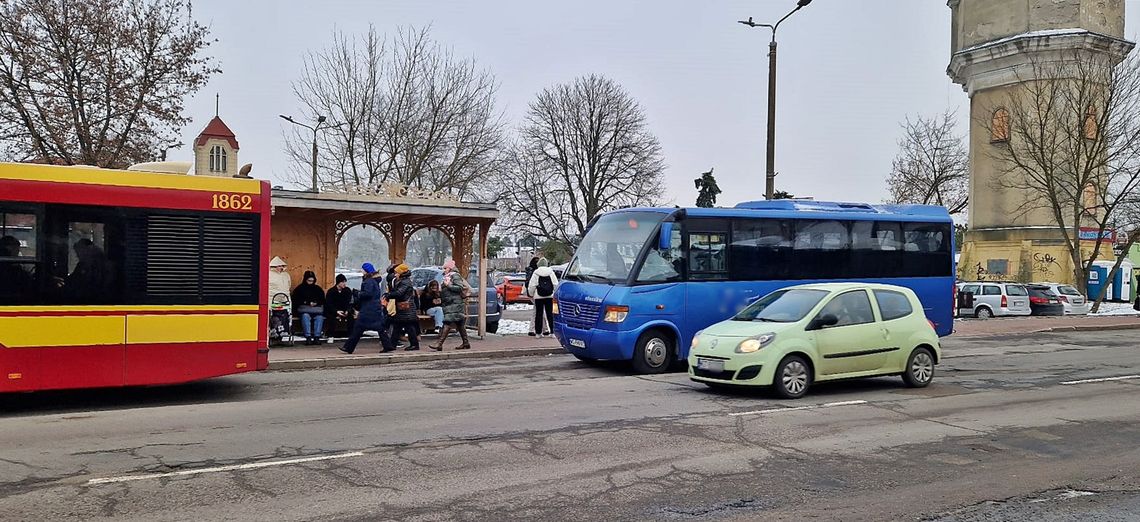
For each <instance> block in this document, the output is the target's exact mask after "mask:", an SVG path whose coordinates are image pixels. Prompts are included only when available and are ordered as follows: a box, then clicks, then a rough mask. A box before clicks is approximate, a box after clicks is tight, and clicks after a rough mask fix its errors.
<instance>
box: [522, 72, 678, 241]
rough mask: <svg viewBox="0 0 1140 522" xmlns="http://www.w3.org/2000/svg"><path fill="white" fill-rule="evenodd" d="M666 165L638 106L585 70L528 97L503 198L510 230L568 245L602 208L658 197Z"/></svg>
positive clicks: (637, 203)
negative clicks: (532, 96) (587, 74)
mask: <svg viewBox="0 0 1140 522" xmlns="http://www.w3.org/2000/svg"><path fill="white" fill-rule="evenodd" d="M664 168H665V165H664V161H663V160H662V159H661V145H660V143H659V142H658V141H657V138H656V137H655V136H654V135H653V134H652V133H651V132H650V131H649V127H648V124H647V122H646V118H645V112H644V111H643V110H642V108H641V106H640V105H639V104H638V103H637V101H636V100H634V99H633V97H632V96H630V94H629V93H628V92H626V91H625V89H623V88H622V87H621V86H620V85H618V84H617V83H616V82H614V81H613V80H610V79H608V78H604V77H602V76H597V75H590V76H586V77H582V78H578V79H577V80H575V81H574V82H573V83H569V84H561V85H556V86H554V87H551V88H548V89H545V90H543V91H542V92H541V93H539V94H538V97H537V98H536V99H535V100H534V101H533V102H531V103H530V108H529V111H528V113H527V116H526V119H525V121H524V123H523V125H522V127H521V129H520V131H519V139H518V141H517V143H516V144H515V146H514V147H513V150H512V153H511V155H510V164H509V166H508V167H507V168H505V169H504V175H503V176H502V178H501V180H502V181H501V182H500V183H499V185H500V187H501V189H502V190H503V192H502V195H501V196H500V204H501V205H504V206H505V207H506V210H507V213H508V215H511V216H513V221H512V222H511V223H509V224H510V225H511V226H513V228H514V229H515V230H518V231H520V232H525V233H529V234H531V235H534V236H537V237H542V238H546V239H552V240H556V241H559V242H561V243H564V244H570V245H572V244H576V243H577V241H578V239H579V238H580V237H581V236H582V234H584V233H585V231H586V227H587V226H588V225H589V223H590V222H591V221H592V220H593V219H594V218H595V217H596V216H598V215H600V214H602V213H604V212H607V211H609V210H614V209H617V208H622V207H629V206H642V205H654V204H656V203H658V202H659V200H660V198H661V197H662V195H663V193H664V189H663V187H664V180H663V177H662V176H663V174H662V173H663V171H664Z"/></svg>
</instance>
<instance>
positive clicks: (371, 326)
mask: <svg viewBox="0 0 1140 522" xmlns="http://www.w3.org/2000/svg"><path fill="white" fill-rule="evenodd" d="M360 271H361V272H362V273H363V274H364V279H363V280H362V281H361V282H360V294H359V299H360V315H359V316H357V318H356V324H354V325H352V331H351V332H350V333H349V334H348V340H347V341H345V343H344V346H341V347H340V348H339V349H340V351H342V352H344V353H352V352H355V351H356V344H357V343H359V342H360V337H361V336H363V335H364V332H366V331H368V330H374V331H375V332H376V333H377V334H379V335H380V347H381V350H380V353H385V352H390V351H393V350H395V348H394V347H393V346H392V339H390V338H389V337H388V330H387V326H388V325H386V324H385V322H386V321H385V317H384V313H383V311H382V309H381V308H382V307H383V306H384V299H383V294H382V293H381V292H380V279H381V277H383V275H382V274H380V273H378V272H376V268H375V267H373V266H372V263H364V265H362V266H361V267H360Z"/></svg>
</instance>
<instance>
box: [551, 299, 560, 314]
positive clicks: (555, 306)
mask: <svg viewBox="0 0 1140 522" xmlns="http://www.w3.org/2000/svg"><path fill="white" fill-rule="evenodd" d="M550 313H552V314H554V315H558V299H554V300H553V302H552V303H551V304H550Z"/></svg>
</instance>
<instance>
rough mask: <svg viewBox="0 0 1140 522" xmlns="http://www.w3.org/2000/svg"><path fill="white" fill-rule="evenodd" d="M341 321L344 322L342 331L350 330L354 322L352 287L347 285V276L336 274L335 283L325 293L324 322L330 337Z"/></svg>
mask: <svg viewBox="0 0 1140 522" xmlns="http://www.w3.org/2000/svg"><path fill="white" fill-rule="evenodd" d="M341 322H343V323H344V326H345V327H344V331H345V332H351V331H352V325H353V323H355V322H356V311H355V310H353V309H352V289H351V288H349V287H348V278H347V277H345V275H344V274H337V275H336V284H335V285H333V287H332V288H329V291H328V292H327V293H325V324H326V325H328V328H329V337H330V338H331V337H332V336H333V334H334V333H335V332H336V331H337V325H339V324H340V323H341Z"/></svg>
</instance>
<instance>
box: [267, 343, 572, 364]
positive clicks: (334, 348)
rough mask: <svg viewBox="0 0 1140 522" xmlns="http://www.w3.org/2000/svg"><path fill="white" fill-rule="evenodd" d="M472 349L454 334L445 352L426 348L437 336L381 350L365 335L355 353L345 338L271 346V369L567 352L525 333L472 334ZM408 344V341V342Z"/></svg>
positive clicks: (554, 344)
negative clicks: (416, 345)
mask: <svg viewBox="0 0 1140 522" xmlns="http://www.w3.org/2000/svg"><path fill="white" fill-rule="evenodd" d="M471 335H472V337H471V349H469V350H456V347H458V346H459V343H460V342H459V338H458V337H456V336H454V335H452V336H451V337H449V338H448V339H447V343H445V344H444V347H443V351H442V352H437V351H434V350H431V349H429V348H428V347H427V345H428V344H435V342H436V339H437V338H436V337H435V336H426V337H424V339H423V341H421V342H420V349H419V351H412V352H409V351H404V350H396V351H394V352H389V353H385V354H381V353H380V341H379V340H377V338H375V337H365V338H364V339H362V340H361V341H360V344H358V345H356V352H355V353H353V354H352V355H349V354H346V353H343V352H341V351H340V350H339V348H340V347H341V346H343V345H344V341H343V340H338V341H337V342H335V343H333V344H328V343H325V344H320V345H317V346H305V345H304V342H303V341H302V342H301V343H299V344H297V345H295V346H273V347H270V349H269V369H270V370H303V369H314V368H334V367H343V366H366V365H374V364H391V363H406V362H423V361H441V360H447V359H490V358H495V357H521V356H528V355H530V356H535V355H552V354H554V355H561V354H565V353H566V352H565V351H564V350H563V349H562V347H560V346H559V345H558V341H556V340H555V339H554V338H553V337H547V338H538V337H530V336H526V335H509V336H503V335H488V336H487V338H486V339H484V340H479V339H477V338H475V337H474V335H473V334H471ZM405 344H406V343H405Z"/></svg>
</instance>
